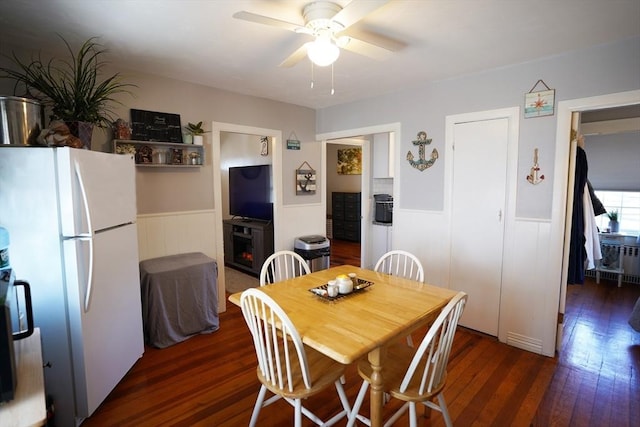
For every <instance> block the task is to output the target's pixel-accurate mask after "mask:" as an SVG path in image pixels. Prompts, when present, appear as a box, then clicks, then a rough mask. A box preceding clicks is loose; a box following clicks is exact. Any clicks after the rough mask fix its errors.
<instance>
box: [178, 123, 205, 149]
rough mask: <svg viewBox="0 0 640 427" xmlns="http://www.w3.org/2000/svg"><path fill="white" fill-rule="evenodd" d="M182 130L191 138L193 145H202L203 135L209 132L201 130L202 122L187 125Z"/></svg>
mask: <svg viewBox="0 0 640 427" xmlns="http://www.w3.org/2000/svg"><path fill="white" fill-rule="evenodd" d="M184 130H185V131H187V135H188V136H190V137H191V138H192V142H193V144H195V145H202V143H203V140H204V134H205V133H207V132H209V131H208V130H204V129H203V128H202V122H198V123H195V124H194V123H188V124H187V126H185V127H184Z"/></svg>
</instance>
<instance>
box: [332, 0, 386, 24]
mask: <svg viewBox="0 0 640 427" xmlns="http://www.w3.org/2000/svg"><path fill="white" fill-rule="evenodd" d="M387 3H389V0H352V1H351V2H350V3H349V4H348V5H346V6H345V7H344V8H343V9H342V10H341V11H340V12H338V13H336V14H335V16H334V17H333V18H331V20H332V21H334V22H338V23H339V24H340V25H342V26H343V28H345V29H346V28H349V27H350V26H352V25H353V24H355V23H356V22H358V21H360V20H361V19H362V18H364V17H365V16H367V15H368V14H369V13H371V12H373V11H374V10H376V9H378V8H380V7H382V6H384V5H385V4H387Z"/></svg>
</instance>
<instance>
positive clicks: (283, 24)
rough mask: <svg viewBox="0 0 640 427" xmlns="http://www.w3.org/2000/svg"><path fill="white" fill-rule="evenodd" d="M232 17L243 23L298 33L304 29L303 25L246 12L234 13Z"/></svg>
mask: <svg viewBox="0 0 640 427" xmlns="http://www.w3.org/2000/svg"><path fill="white" fill-rule="evenodd" d="M233 17H234V18H236V19H242V20H244V21H249V22H256V23H258V24H264V25H270V26H272V27H279V28H284V29H285V30H289V31H293V32H297V31H300V29H301V28H304V25H299V24H294V23H292V22H287V21H282V20H280V19H275V18H269V17H268V16H264V15H258V14H256V13H251V12H246V11H244V10H241V11H240V12H236V13H234V14H233Z"/></svg>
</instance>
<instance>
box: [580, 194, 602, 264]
mask: <svg viewBox="0 0 640 427" xmlns="http://www.w3.org/2000/svg"><path fill="white" fill-rule="evenodd" d="M582 198H583V201H582V203H583V206H584V208H583V212H584V239H585V242H584V248H585V255H586V258H587V259H586V261H587V262H586V264H587V265H586V269H587V270H591V269H593V268H596V264H595V263H596V261H599V260H601V259H602V252H601V250H600V236H599V235H598V225H597V224H596V216H595V213H594V206H593V204H592V203H591V194H590V193H589V181H587V185H585V187H584V192H583V195H582Z"/></svg>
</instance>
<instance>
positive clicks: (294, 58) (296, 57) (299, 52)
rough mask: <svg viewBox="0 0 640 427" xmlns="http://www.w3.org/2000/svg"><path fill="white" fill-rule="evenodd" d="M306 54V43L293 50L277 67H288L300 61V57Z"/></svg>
mask: <svg viewBox="0 0 640 427" xmlns="http://www.w3.org/2000/svg"><path fill="white" fill-rule="evenodd" d="M305 56H307V44H306V43H305V44H303V45H302V46H300V47H299V48H298V49H296V51H295V52H293V53H292V54H291V55H289V57H288V58H287V59H285V60H284V61H282V63H280V65H279V67H283V68H289V67H293V66H294V65H296V64H297V63H298V62H300V61H302V59H303V58H304V57H305Z"/></svg>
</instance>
